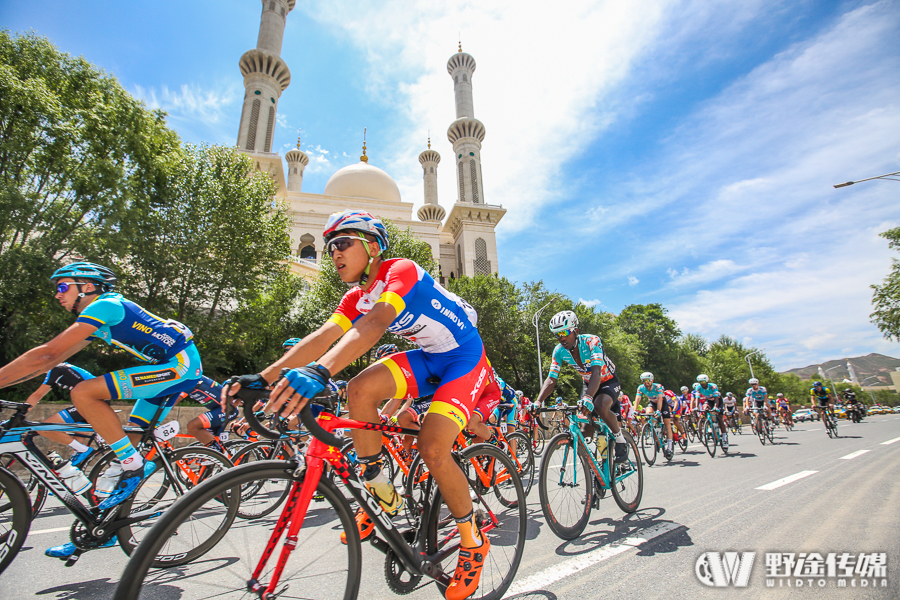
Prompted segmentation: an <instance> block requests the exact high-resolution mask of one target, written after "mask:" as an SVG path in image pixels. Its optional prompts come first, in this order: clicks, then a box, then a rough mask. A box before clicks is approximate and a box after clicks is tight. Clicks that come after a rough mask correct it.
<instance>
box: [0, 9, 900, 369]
mask: <svg viewBox="0 0 900 600" xmlns="http://www.w3.org/2000/svg"><path fill="white" fill-rule="evenodd" d="M551 6H552V8H551ZM259 14H260V3H259V2H256V1H254V0H218V1H216V2H211V1H206V2H192V3H187V2H174V1H172V0H158V1H156V2H144V3H131V2H111V1H105V2H100V1H89V0H86V1H83V2H77V3H75V2H58V1H52V0H47V1H44V2H41V3H34V2H27V3H25V2H22V3H12V2H7V3H3V4H2V6H0V26H3V27H7V28H9V29H11V30H13V31H27V30H30V29H33V30H34V31H35V32H37V33H39V34H41V35H46V36H48V37H49V38H50V39H52V40H53V42H54V43H56V45H57V46H59V47H60V48H61V49H62V50H64V51H67V52H70V53H72V54H81V55H84V56H85V57H86V58H87V59H88V60H90V61H91V62H93V63H95V64H96V65H98V66H100V67H102V68H103V69H105V70H106V71H108V72H110V73H112V74H114V75H115V76H116V77H118V78H119V79H120V80H121V82H122V84H123V85H124V86H125V87H126V88H127V89H128V90H129V91H131V92H132V93H134V94H135V95H137V96H139V97H142V98H144V99H145V100H146V101H147V103H148V104H149V105H151V106H158V107H160V108H163V109H165V110H166V111H167V112H168V113H169V115H170V116H169V122H170V124H171V125H172V126H173V127H174V128H175V129H176V130H177V131H178V132H179V133H180V135H181V136H182V138H183V139H184V140H186V141H190V142H210V143H220V144H229V145H231V144H234V143H235V140H236V136H237V128H238V121H239V118H240V102H241V98H242V95H243V86H242V79H241V76H240V72H239V70H238V66H237V65H238V59H239V58H240V56H241V54H242V53H243V52H244V51H246V50H248V49H250V48H252V47H254V46H255V45H256V36H257V32H258V27H259ZM460 38H461V39H462V44H463V49H464V50H465V51H467V52H469V53H470V54H472V56H474V57H475V59H476V61H477V64H478V67H477V70H476V72H475V75H474V77H473V89H474V104H475V116H476V117H477V118H478V119H479V120H481V121H482V122H483V123H484V124H485V127H486V129H487V136H486V138H485V141H484V144H483V148H482V161H483V175H484V186H485V198H486V201H487V202H489V203H492V204H502V205H503V206H504V207H505V208H507V209H508V213H507V215H506V216H505V217H504V219H503V221H502V222H501V223H500V225H499V226H498V229H497V232H498V244H499V258H500V260H499V263H500V265H499V266H500V271H501V274H503V275H505V276H507V277H509V278H511V279H513V280H516V281H530V280H537V279H542V280H544V282H545V283H546V284H547V286H548V287H549V288H551V289H554V290H556V291H559V292H561V293H564V294H566V295H568V296H570V297H572V298H575V299H582V300H583V301H585V302H586V303H589V304H592V305H594V306H598V307H600V308H603V309H606V310H611V311H613V312H618V311H619V310H621V309H622V308H623V307H624V306H626V305H628V304H631V303H649V302H660V303H662V304H663V305H664V306H666V307H667V308H669V310H670V311H671V315H672V316H673V317H674V318H675V319H676V320H677V321H678V323H679V324H680V325H681V327H682V329H683V330H684V331H686V332H692V333H699V334H701V335H704V336H706V337H708V338H710V339H715V338H716V337H718V336H719V335H721V334H723V333H724V334H728V335H731V336H734V337H736V338H738V339H740V340H742V341H744V342H745V343H748V344H751V345H754V346H757V347H763V348H765V350H766V353H767V354H768V356H769V357H770V359H772V361H773V362H774V364H775V366H776V367H777V368H779V369H788V368H791V367H797V366H804V365H807V364H811V363H816V362H820V361H824V360H827V359H833V358H840V357H842V356H856V355H859V354H867V353H869V352H881V353H885V354H889V355H894V356H900V345H898V344H896V343H892V342H888V341H887V340H884V339H883V338H882V336H881V334H880V333H879V332H878V330H877V329H876V328H875V327H874V326H872V325H871V324H870V323H869V313H870V312H871V290H870V289H869V285H871V284H873V283H877V282H880V281H881V280H882V279H883V278H884V277H885V275H887V273H888V272H889V270H890V266H891V257H892V252H891V251H890V250H888V248H887V243H886V242H885V240H883V239H882V238H879V237H878V233H879V232H881V231H884V230H886V229H888V228H890V227H896V226H898V225H900V201H898V198H900V183H896V182H885V181H874V182H868V183H863V184H859V185H854V186H851V187H848V188H842V189H837V190H836V189H834V188H833V187H832V185H833V184H835V183H839V182H842V181H847V180H852V179H861V178H864V177H869V176H874V175H879V174H882V173H887V172H892V171H898V170H900V166H898V165H900V146H898V139H900V101H898V98H900V44H897V43H896V40H897V39H900V2H897V1H880V2H864V1H859V2H823V1H815V2H813V1H806V2H804V1H801V0H794V1H790V2H772V1H771V0H769V1H761V0H745V1H744V2H740V3H736V2H732V1H715V0H705V1H691V0H680V1H674V0H672V1H668V0H656V1H654V0H633V1H631V2H617V1H615V0H613V1H609V2H581V1H578V0H570V1H568V2H565V3H558V5H548V4H547V3H545V2H541V3H536V2H526V1H520V2H516V3H509V2H499V1H493V0H478V1H475V0H462V1H455V2H440V1H429V2H424V1H418V0H403V1H394V0H387V1H382V2H378V3H371V2H368V3H366V2H343V1H335V0H329V1H318V0H317V1H307V0H298V2H297V6H296V8H295V9H294V11H293V12H291V13H290V15H289V16H288V19H287V26H286V30H285V42H284V48H283V50H282V57H283V58H284V59H285V61H286V62H287V64H288V66H289V67H290V69H291V75H292V81H291V85H290V87H288V89H287V90H286V91H285V92H284V94H283V95H282V97H281V100H280V102H279V118H278V121H279V127H278V128H277V130H276V136H275V147H276V148H278V149H279V151H280V152H281V153H282V154H284V152H285V151H286V150H287V149H288V148H290V147H293V145H294V144H295V142H296V136H297V129H298V128H302V129H303V131H304V133H303V149H304V150H305V151H306V152H307V153H308V154H309V155H310V158H311V163H310V165H309V167H308V168H307V171H306V175H305V176H304V181H303V186H304V191H309V192H314V193H321V191H322V190H323V188H324V186H325V182H326V181H327V180H328V177H329V176H330V175H331V174H332V173H333V172H334V171H336V170H337V169H338V168H340V167H342V166H344V165H347V164H351V163H355V162H357V161H358V157H359V153H360V146H361V137H362V130H363V127H367V128H368V147H369V156H370V157H371V159H370V162H371V164H374V165H376V166H379V167H381V168H383V169H385V170H386V171H387V172H388V173H390V174H391V175H392V176H393V177H394V179H395V180H396V181H397V183H398V185H399V187H400V190H401V193H402V196H403V199H404V200H406V201H411V202H414V203H416V204H417V205H418V204H420V203H421V202H422V171H421V167H420V165H419V163H418V160H417V158H416V157H417V155H418V153H419V152H421V151H422V150H423V149H424V148H425V143H426V137H427V135H428V131H429V130H430V131H431V137H432V144H433V147H434V148H435V149H436V150H438V152H440V153H441V155H442V156H444V157H445V163H444V167H443V170H439V178H438V179H439V180H438V185H439V200H440V202H441V204H442V205H443V206H444V207H445V208H449V206H450V205H451V204H452V203H453V202H454V201H455V198H456V191H455V189H454V182H453V177H452V176H451V174H450V170H449V169H447V166H446V164H447V158H448V157H451V156H452V149H451V146H450V143H449V142H448V141H447V138H446V130H447V127H448V126H449V124H450V123H451V121H452V120H453V118H454V116H455V112H454V105H453V93H452V92H453V90H452V81H451V79H450V77H449V76H448V75H447V71H446V66H445V65H446V62H447V59H448V58H449V57H450V56H451V54H452V53H453V52H454V51H455V49H456V45H457V42H458V40H459V39H460Z"/></svg>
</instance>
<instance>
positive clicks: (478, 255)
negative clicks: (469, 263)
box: [475, 238, 491, 275]
mask: <svg viewBox="0 0 900 600" xmlns="http://www.w3.org/2000/svg"><path fill="white" fill-rule="evenodd" d="M475 274H476V275H490V274H491V261H489V260H488V257H487V243H486V242H485V241H484V240H483V239H482V238H477V239H476V240H475Z"/></svg>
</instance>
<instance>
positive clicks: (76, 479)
mask: <svg viewBox="0 0 900 600" xmlns="http://www.w3.org/2000/svg"><path fill="white" fill-rule="evenodd" d="M56 474H57V475H59V476H60V478H62V480H63V483H65V484H66V487H68V488H69V489H70V490H72V492H74V493H76V494H81V493H83V492H86V491H88V490H89V489H90V488H91V480H90V479H88V478H87V477H85V475H84V473H83V472H82V471H81V469H79V468H78V467H73V466H72V463H70V462H66V463H65V464H64V465H63V466H62V467H61V468H59V469H57V471H56Z"/></svg>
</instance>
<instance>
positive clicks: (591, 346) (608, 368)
mask: <svg viewBox="0 0 900 600" xmlns="http://www.w3.org/2000/svg"><path fill="white" fill-rule="evenodd" d="M575 349H576V350H577V351H578V356H579V358H580V359H581V365H579V364H578V362H577V361H576V360H575V358H574V357H573V356H572V353H571V352H569V351H568V350H566V349H565V348H563V345H562V344H557V345H556V348H554V349H553V359H552V360H551V361H550V372H549V373H548V374H547V375H548V376H549V377H552V378H553V379H558V378H559V371H560V369H561V368H562V364H563V363H569V364H570V365H572V366H573V367H574V368H575V370H576V371H578V373H579V374H580V375H581V378H582V379H583V380H584V383H585V384H587V383H588V382H589V381H590V380H591V367H593V366H599V367H600V383H603V382H604V381H609V380H610V379H612V378H613V377H615V376H616V365H614V364H613V362H612V361H611V360H610V359H609V357H608V356H606V354H605V353H604V352H603V343H602V342H601V341H600V338H599V337H597V336H596V335H590V334H586V333H582V334H580V335H579V336H578V341H577V342H576V344H575Z"/></svg>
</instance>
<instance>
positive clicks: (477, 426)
mask: <svg viewBox="0 0 900 600" xmlns="http://www.w3.org/2000/svg"><path fill="white" fill-rule="evenodd" d="M466 429H468V430H469V431H471V432H472V433H474V434H475V436H476V437H475V439H476V440H477V441H478V442H479V443H483V442H486V441H488V440H489V439H491V436H492V435H493V434H492V433H491V428H490V427H488V426H487V425H485V424H484V417H483V416H482V415H481V413H480V412H478V411H477V410H476V411H473V412H472V418H471V419H469V424H468V425H466Z"/></svg>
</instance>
